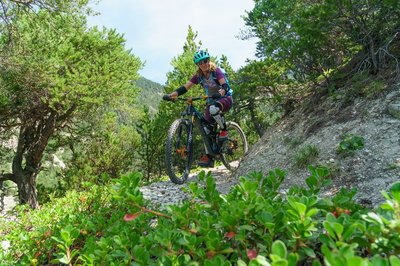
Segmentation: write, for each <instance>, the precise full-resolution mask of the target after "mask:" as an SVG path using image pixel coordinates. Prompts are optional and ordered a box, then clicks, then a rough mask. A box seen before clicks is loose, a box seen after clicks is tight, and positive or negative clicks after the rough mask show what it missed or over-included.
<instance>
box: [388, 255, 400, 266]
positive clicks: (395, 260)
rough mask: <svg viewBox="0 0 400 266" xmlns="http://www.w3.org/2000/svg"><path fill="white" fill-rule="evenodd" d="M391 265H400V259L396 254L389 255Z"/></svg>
mask: <svg viewBox="0 0 400 266" xmlns="http://www.w3.org/2000/svg"><path fill="white" fill-rule="evenodd" d="M389 261H390V266H400V259H399V258H398V257H396V256H394V255H391V256H390V257H389Z"/></svg>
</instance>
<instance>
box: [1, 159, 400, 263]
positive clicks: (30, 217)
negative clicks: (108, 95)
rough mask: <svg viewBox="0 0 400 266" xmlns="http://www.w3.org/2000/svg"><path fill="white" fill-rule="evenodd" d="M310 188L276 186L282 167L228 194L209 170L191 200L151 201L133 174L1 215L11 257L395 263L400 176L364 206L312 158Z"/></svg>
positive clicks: (399, 245)
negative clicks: (324, 194) (327, 189)
mask: <svg viewBox="0 0 400 266" xmlns="http://www.w3.org/2000/svg"><path fill="white" fill-rule="evenodd" d="M310 171H311V175H310V176H309V177H308V178H307V180H306V184H307V186H306V187H297V186H294V187H292V188H291V189H290V190H289V191H288V192H287V193H286V195H283V194H281V193H279V187H280V184H281V183H282V181H283V179H284V173H283V172H282V171H281V170H279V169H277V170H275V171H271V172H270V173H269V174H268V175H266V176H263V175H262V174H261V173H252V174H250V175H248V176H246V177H241V178H240V182H239V184H238V185H236V186H234V187H233V188H232V190H231V192H230V193H229V194H227V195H221V194H219V192H218V191H217V190H216V184H215V180H214V179H213V178H212V176H211V175H210V174H208V175H206V174H205V173H204V172H202V173H201V174H200V177H199V179H200V180H199V182H197V183H190V184H189V185H188V188H187V191H188V192H189V193H190V194H191V196H192V199H191V200H188V201H186V202H184V203H183V204H181V205H172V206H169V207H167V208H166V209H165V210H163V211H157V210H151V209H149V208H148V207H147V206H149V205H148V202H146V201H145V200H144V198H143V195H142V194H141V192H140V190H139V183H140V179H141V176H140V175H139V174H138V173H133V174H131V175H128V176H123V177H121V178H120V179H118V180H115V184H114V186H113V187H112V188H111V187H95V186H94V187H92V188H91V189H90V191H88V192H84V193H76V192H69V193H68V194H67V195H66V197H65V198H63V199H57V200H55V201H53V202H52V204H48V205H45V206H43V208H42V209H41V210H35V211H29V210H27V209H23V208H21V210H20V213H19V216H18V222H7V223H4V224H1V228H2V234H1V236H0V241H2V242H4V241H6V242H9V243H10V247H9V248H8V249H7V250H5V251H3V252H2V253H0V260H1V261H2V262H3V263H5V264H7V265H15V264H18V265H59V264H70V265H75V264H81V265H298V264H301V265H321V264H326V265H389V263H391V265H399V264H398V263H400V260H399V258H398V256H399V253H400V241H399V238H398V232H399V230H400V217H399V216H398V214H399V213H400V184H397V185H395V186H393V187H392V189H391V190H390V191H389V192H388V193H384V196H385V198H386V203H384V204H383V205H382V206H381V207H380V208H379V209H377V210H368V209H365V208H363V207H361V206H360V205H358V204H356V203H355V202H354V200H353V197H354V195H355V193H356V192H355V191H354V190H352V191H347V190H344V189H343V190H342V191H340V192H339V193H337V194H336V195H335V196H334V197H333V198H321V197H319V195H318V194H319V192H320V190H321V188H322V187H323V186H326V185H328V184H329V180H328V179H327V176H328V175H329V173H328V171H327V169H326V168H315V167H310Z"/></svg>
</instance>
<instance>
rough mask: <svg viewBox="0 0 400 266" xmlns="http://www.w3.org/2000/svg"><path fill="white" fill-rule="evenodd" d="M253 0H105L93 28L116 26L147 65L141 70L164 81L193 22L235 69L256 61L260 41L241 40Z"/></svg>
mask: <svg viewBox="0 0 400 266" xmlns="http://www.w3.org/2000/svg"><path fill="white" fill-rule="evenodd" d="M253 7H254V1H253V0H201V1H200V0H102V1H101V2H100V3H99V4H98V5H93V9H94V10H95V11H97V12H99V13H100V15H98V16H95V17H90V18H89V20H88V23H89V26H95V25H97V26H100V27H103V26H105V27H107V28H115V29H116V30H117V32H119V33H122V34H124V37H125V39H126V41H127V42H126V48H127V49H132V53H133V54H134V55H136V56H138V57H139V58H140V59H141V61H142V62H144V63H145V66H144V67H143V69H141V70H140V71H139V73H140V74H141V75H142V76H143V77H145V78H147V79H150V80H152V81H155V82H158V83H160V84H165V82H166V80H167V78H166V74H167V72H169V71H171V70H172V66H171V61H172V59H173V58H174V57H176V56H178V55H180V54H181V53H182V52H183V45H184V44H185V41H186V36H187V33H188V27H189V25H190V26H191V27H192V29H193V31H195V32H197V33H198V35H197V39H196V40H197V41H201V42H202V47H201V48H202V49H207V50H208V52H209V53H210V54H211V55H212V56H217V57H218V58H220V56H221V55H226V56H227V57H228V61H229V63H230V64H231V66H232V67H233V69H234V70H237V69H239V68H240V67H241V66H244V65H245V62H246V59H255V52H256V39H250V40H241V39H239V38H238V37H237V36H238V35H239V34H240V32H241V30H245V29H246V27H245V24H244V20H243V18H242V16H244V15H246V11H250V10H252V9H253Z"/></svg>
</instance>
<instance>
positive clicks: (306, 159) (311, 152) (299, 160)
mask: <svg viewBox="0 0 400 266" xmlns="http://www.w3.org/2000/svg"><path fill="white" fill-rule="evenodd" d="M318 154H319V150H318V147H317V146H316V145H314V144H310V145H307V146H304V147H302V148H300V149H299V150H298V151H297V153H296V155H295V158H294V161H295V165H296V166H297V167H298V168H304V167H306V166H307V165H309V164H311V163H312V162H314V161H315V159H317V158H318Z"/></svg>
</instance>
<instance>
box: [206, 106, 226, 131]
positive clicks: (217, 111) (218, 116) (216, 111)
mask: <svg viewBox="0 0 400 266" xmlns="http://www.w3.org/2000/svg"><path fill="white" fill-rule="evenodd" d="M209 110H210V114H211V116H212V117H213V118H214V120H215V122H217V123H218V125H219V126H220V127H221V129H222V130H226V124H225V119H224V117H223V116H222V105H221V104H220V103H218V102H216V103H214V104H212V105H210V107H209Z"/></svg>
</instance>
